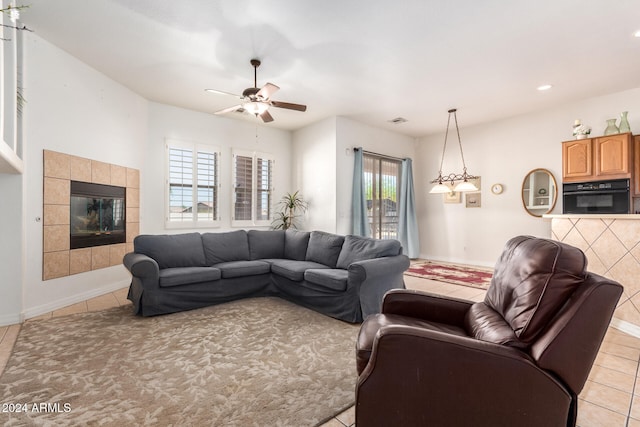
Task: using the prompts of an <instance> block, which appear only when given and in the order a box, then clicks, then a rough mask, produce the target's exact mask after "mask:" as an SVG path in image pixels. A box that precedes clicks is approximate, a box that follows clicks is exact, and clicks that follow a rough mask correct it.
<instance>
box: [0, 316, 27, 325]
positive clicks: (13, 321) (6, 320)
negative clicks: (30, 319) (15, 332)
mask: <svg viewBox="0 0 640 427" xmlns="http://www.w3.org/2000/svg"><path fill="white" fill-rule="evenodd" d="M18 323H22V319H21V318H20V314H17V313H16V314H3V315H0V327H1V326H9V325H17V324H18Z"/></svg>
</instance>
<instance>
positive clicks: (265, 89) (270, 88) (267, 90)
mask: <svg viewBox="0 0 640 427" xmlns="http://www.w3.org/2000/svg"><path fill="white" fill-rule="evenodd" d="M279 90H280V88H279V87H278V86H276V85H274V84H273V83H267V84H266V85H264V86H262V89H260V90H259V91H258V93H256V96H261V97H262V99H269V98H271V95H273V94H274V93H276V92H277V91H279Z"/></svg>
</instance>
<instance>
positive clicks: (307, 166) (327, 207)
mask: <svg viewBox="0 0 640 427" xmlns="http://www.w3.org/2000/svg"><path fill="white" fill-rule="evenodd" d="M335 159H336V118H335V117H331V118H328V119H325V120H322V121H320V122H318V123H315V124H312V125H310V126H307V127H305V128H303V129H300V130H297V131H295V132H294V133H293V161H292V163H291V173H292V178H293V185H294V187H295V190H294V191H296V190H299V191H300V194H301V195H302V197H303V198H304V199H305V200H306V201H307V202H308V203H309V209H308V211H307V213H306V214H305V216H304V221H301V223H300V225H299V228H301V229H304V230H322V231H326V232H329V233H335V232H336V226H337V220H336V160H335Z"/></svg>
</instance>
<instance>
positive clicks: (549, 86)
mask: <svg viewBox="0 0 640 427" xmlns="http://www.w3.org/2000/svg"><path fill="white" fill-rule="evenodd" d="M552 87H553V86H551V85H542V86H538V87H537V89H538V90H549V89H551V88H552Z"/></svg>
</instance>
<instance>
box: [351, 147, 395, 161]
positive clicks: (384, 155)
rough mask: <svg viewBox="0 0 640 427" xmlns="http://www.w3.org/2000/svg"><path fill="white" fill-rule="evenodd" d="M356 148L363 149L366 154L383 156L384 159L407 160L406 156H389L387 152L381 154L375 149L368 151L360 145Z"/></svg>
mask: <svg viewBox="0 0 640 427" xmlns="http://www.w3.org/2000/svg"><path fill="white" fill-rule="evenodd" d="M354 150H362V152H363V153H364V154H371V155H372V156H378V157H382V158H383V159H389V160H400V161H402V160H405V158H400V157H394V156H388V155H386V154H380V153H374V152H373V151H367V150H364V149H362V148H359V147H355V148H354Z"/></svg>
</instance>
